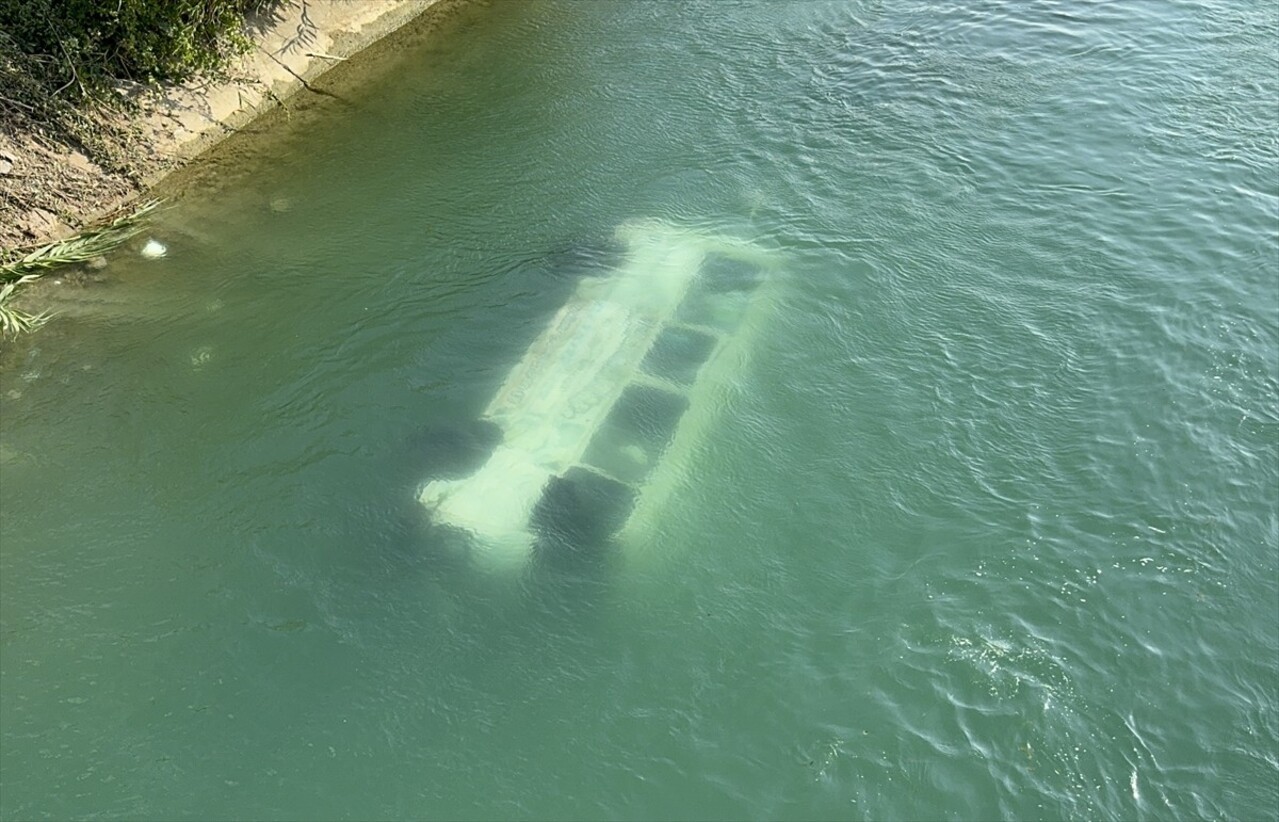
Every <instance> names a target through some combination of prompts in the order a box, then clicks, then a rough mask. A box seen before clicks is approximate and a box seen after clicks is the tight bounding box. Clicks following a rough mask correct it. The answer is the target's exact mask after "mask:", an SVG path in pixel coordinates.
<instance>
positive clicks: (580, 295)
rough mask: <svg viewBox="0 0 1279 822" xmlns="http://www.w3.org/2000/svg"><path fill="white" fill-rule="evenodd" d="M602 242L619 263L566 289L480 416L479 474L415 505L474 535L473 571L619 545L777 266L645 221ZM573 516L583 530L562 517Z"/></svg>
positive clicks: (670, 475) (764, 256) (688, 434)
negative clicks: (545, 543) (600, 544)
mask: <svg viewBox="0 0 1279 822" xmlns="http://www.w3.org/2000/svg"><path fill="white" fill-rule="evenodd" d="M616 234H617V239H618V240H620V241H621V242H622V243H623V244H624V245H625V246H626V248H627V253H626V254H625V255H623V257H622V259H621V262H620V263H619V264H618V265H617V266H616V267H615V268H613V269H612V270H610V271H609V272H607V273H605V274H603V275H601V276H596V277H586V278H584V279H583V280H582V281H581V282H580V283H579V285H578V287H577V289H576V290H575V291H574V292H573V294H572V296H571V297H570V298H569V300H568V301H567V302H566V303H565V304H564V305H563V306H562V307H561V308H560V309H559V310H558V311H557V312H556V314H555V315H554V316H553V317H552V319H551V320H550V322H549V323H548V324H547V326H546V327H545V328H544V329H543V331H542V332H541V333H540V334H539V335H538V337H537V338H536V339H535V340H534V341H533V343H532V344H531V345H530V346H529V347H528V349H527V350H526V351H525V352H524V355H523V356H522V357H521V359H520V361H519V362H518V363H517V364H516V365H515V366H514V367H513V368H512V369H511V371H510V372H509V374H508V375H507V377H506V379H505V380H504V381H503V383H502V384H501V386H500V387H499V388H498V390H497V392H496V393H495V394H494V396H493V398H492V400H491V401H490V402H489V404H488V406H487V407H486V408H485V410H484V412H483V414H482V419H483V420H484V421H486V422H488V423H490V424H493V425H496V427H497V428H498V429H500V431H501V434H502V438H501V441H500V442H498V443H497V444H496V446H495V447H494V448H493V450H492V452H491V453H490V455H489V457H488V459H487V460H486V461H485V462H484V463H483V465H481V466H480V467H479V468H478V469H476V470H475V471H473V472H472V473H471V474H470V475H468V476H465V477H462V478H452V479H434V480H431V481H428V482H426V483H425V484H424V485H423V486H422V487H421V488H420V490H419V493H418V500H419V501H420V502H421V504H422V505H423V506H425V507H426V508H427V510H428V511H429V512H430V515H431V519H432V521H433V522H435V523H437V524H443V525H447V526H452V527H454V528H458V529H460V530H463V531H466V532H469V533H470V534H471V535H473V536H474V537H475V538H476V540H477V542H478V543H479V546H480V550H479V552H478V553H479V555H480V556H481V557H483V558H484V559H485V560H486V561H487V564H490V565H496V566H505V567H510V566H516V567H522V566H523V565H524V564H525V563H526V562H527V560H528V559H529V557H530V556H531V555H532V553H533V550H534V547H535V545H536V544H537V543H538V541H539V536H544V535H545V533H546V532H547V531H548V530H550V531H555V532H557V533H559V534H560V535H561V536H568V537H569V538H572V539H578V540H592V541H595V540H601V539H606V538H607V537H609V536H614V535H622V534H634V532H635V531H636V530H637V528H638V527H639V526H640V523H641V522H643V521H644V519H645V518H646V517H647V516H649V515H651V513H652V512H653V511H654V510H655V508H656V507H657V506H658V501H659V500H660V499H662V498H664V497H665V496H666V495H667V494H669V493H670V492H671V491H672V490H673V488H674V486H675V484H676V482H677V480H678V474H679V473H680V472H679V471H678V470H662V471H659V470H657V469H658V467H659V465H660V466H661V467H663V468H670V467H671V466H670V463H671V462H672V461H671V460H670V459H669V455H670V453H671V452H672V451H675V450H677V447H678V449H686V448H687V447H689V446H690V445H691V443H692V442H693V441H695V440H696V439H697V438H698V436H699V435H700V431H701V430H702V428H703V426H704V425H705V423H706V422H707V421H708V420H709V418H710V417H712V416H713V415H714V410H715V405H716V403H714V402H713V394H714V393H715V391H714V389H715V388H719V387H722V382H723V380H722V379H720V378H722V377H723V376H725V375H726V374H727V373H728V372H731V371H732V370H733V366H734V365H736V366H740V363H741V356H742V355H743V354H744V351H745V348H746V346H745V345H744V344H743V343H744V342H745V339H746V337H747V336H749V335H748V333H747V332H748V331H749V330H751V329H752V328H753V327H754V326H755V325H756V324H757V323H756V322H754V320H755V319H756V317H757V315H758V314H759V313H760V309H761V306H762V305H764V304H766V303H767V302H770V301H769V300H765V299H764V295H765V294H768V293H770V292H771V291H772V288H771V285H772V283H773V281H774V280H775V279H776V271H777V265H776V259H775V256H774V255H773V254H772V253H770V252H768V251H766V250H765V249H763V248H761V247H760V246H758V245H756V244H753V243H749V242H746V241H743V240H740V239H737V238H735V237H731V236H728V235H725V234H719V233H710V232H704V231H699V230H697V229H694V228H684V227H680V226H676V225H673V224H671V223H667V222H664V221H660V220H644V221H634V222H630V223H625V224H623V225H621V226H619V227H618V229H617V232H616ZM583 508H589V509H590V512H591V514H592V516H587V517H581V516H575V515H574V514H573V511H574V510H578V511H580V509H583ZM565 512H569V513H568V514H567V515H565Z"/></svg>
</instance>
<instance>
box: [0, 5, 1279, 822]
mask: <svg viewBox="0 0 1279 822" xmlns="http://www.w3.org/2000/svg"><path fill="white" fill-rule="evenodd" d="M1276 42H1279V19H1277V14H1276V11H1275V9H1274V7H1273V6H1271V5H1268V4H1263V3H1248V2H1242V1H1241V0H1236V2H1227V0H1196V1H1195V2H1190V1H1188V0H1187V1H1184V2H1165V1H1164V0H1160V2H1153V0H1152V1H1150V2H1142V1H1141V0H1138V1H1136V2H1128V3H1106V2H1092V0H1055V2H1038V3H1012V2H990V1H988V0H983V1H982V2H975V3H931V2H922V1H918V2H917V1H916V0H902V2H876V1H872V0H867V2H856V0H847V1H845V2H714V3H712V2H698V3H689V4H676V3H657V2H527V3H524V2H520V3H516V2H498V3H493V4H491V5H489V6H480V7H475V8H472V9H469V10H467V11H464V12H462V13H461V14H460V15H459V16H457V17H455V18H453V19H452V20H450V21H449V22H447V23H446V24H445V25H444V26H443V27H442V28H441V29H439V30H437V31H435V32H433V33H430V34H427V33H424V32H417V33H415V32H406V33H403V34H402V35H401V36H399V37H397V38H396V39H395V40H393V41H392V42H391V43H390V44H388V45H386V46H384V47H382V48H380V49H379V50H377V52H376V54H374V55H371V56H368V57H367V58H366V59H365V60H364V61H352V64H349V66H348V67H347V68H348V69H349V71H348V76H347V79H346V80H342V79H341V78H339V79H336V80H333V81H331V83H332V85H331V88H332V89H333V90H335V91H336V92H337V93H338V94H339V95H340V96H341V97H342V98H343V101H341V102H339V101H335V100H330V99H328V98H325V100H324V101H323V103H322V104H315V103H307V104H306V107H304V108H300V109H299V110H297V111H295V112H294V113H293V114H292V115H291V116H290V117H288V118H277V120H276V121H275V122H274V123H273V124H271V125H270V127H263V128H255V129H253V131H254V132H255V133H253V134H248V135H245V136H243V137H242V138H241V139H237V140H235V141H233V142H232V143H231V144H229V145H228V146H227V147H226V148H225V149H224V150H222V151H220V152H218V153H216V154H215V155H213V156H212V157H211V158H210V159H209V160H208V162H207V163H205V164H204V165H203V166H202V167H201V170H200V171H199V173H197V174H195V175H192V176H191V177H190V179H189V180H188V182H187V183H185V184H183V186H181V187H179V188H180V190H179V193H178V196H177V197H176V198H175V200H174V201H172V203H171V206H170V207H169V208H168V210H167V211H166V212H165V213H164V214H163V216H162V217H161V218H160V219H159V221H158V222H157V223H156V224H155V225H154V226H153V227H152V229H151V230H150V234H149V236H154V237H155V238H156V239H158V240H160V241H161V242H163V243H165V244H166V245H167V247H168V251H169V253H168V255H167V256H166V257H164V258H163V259H159V260H146V259H143V258H141V257H140V256H139V254H138V249H137V246H136V245H135V246H133V247H130V248H127V249H123V250H121V251H120V252H119V253H117V254H115V255H113V256H112V257H111V258H110V260H109V265H108V266H107V268H106V269H104V270H103V271H101V272H94V273H92V275H90V276H76V277H71V276H67V277H66V278H65V282H64V283H63V285H61V286H59V287H58V288H56V289H54V291H53V293H52V296H51V297H50V299H51V300H52V301H53V303H54V306H55V307H56V308H57V309H58V310H59V311H60V312H61V316H60V317H59V319H57V320H56V321H55V322H54V324H52V325H51V326H49V327H47V328H46V329H44V330H42V331H40V332H38V333H37V334H35V335H33V336H31V337H29V338H28V339H26V340H23V341H22V342H20V343H18V344H17V345H16V346H11V347H10V349H9V351H8V352H7V353H6V354H5V356H4V367H3V372H2V373H0V401H2V402H3V414H2V416H0V470H2V472H3V473H2V475H0V478H2V482H0V526H2V529H3V530H2V532H0V537H2V540H0V594H2V596H0V640H2V642H3V645H2V646H0V731H2V733H3V745H2V746H0V816H3V817H4V818H5V819H15V820H17V819H28V818H73V817H94V818H99V817H102V818H130V819H184V818H187V819H220V818H253V819H277V818H278V819H285V818H315V819H321V818H334V819H401V818H405V819H407V818H497V817H536V818H592V819H644V818H647V819H674V818H743V819H746V818H749V819H772V818H788V819H876V820H883V819H993V818H999V817H1004V818H1021V819H1031V818H1072V819H1191V818H1209V819H1241V820H1253V819H1273V818H1275V816H1276V808H1279V559H1277V551H1279V547H1277V545H1279V512H1277V510H1276V509H1277V505H1279V501H1277V497H1279V411H1277V410H1276V407H1277V402H1279V262H1277V259H1276V254H1277V251H1276V248H1277V242H1279V237H1277V224H1279V181H1277V179H1276V174H1277V172H1276V168H1277V163H1279V137H1277V135H1279V102H1277V101H1279V57H1277V52H1276V48H1275V44H1276ZM646 218H658V219H662V220H665V221H667V222H669V223H673V224H678V225H684V226H690V227H695V228H697V229H698V230H702V231H713V232H717V233H721V234H729V235H733V236H737V237H740V238H742V239H744V240H747V241H749V242H752V243H756V244H757V245H759V247H761V248H764V249H767V250H768V251H769V252H770V253H772V254H774V255H775V256H776V259H777V260H778V261H779V265H778V268H777V271H776V275H775V277H774V285H776V287H777V288H776V294H777V298H776V300H775V301H774V303H773V304H772V307H771V308H770V310H769V312H768V314H767V316H766V317H765V318H764V320H763V321H762V322H761V325H760V327H759V330H758V333H757V334H756V335H755V336H754V337H753V338H752V339H751V342H750V346H749V355H748V356H747V357H746V358H745V359H744V360H743V362H742V363H741V365H740V367H739V368H737V369H735V370H734V372H733V373H732V375H731V379H729V381H728V383H727V384H726V386H725V390H724V391H722V392H720V393H719V394H717V395H716V396H717V397H718V399H717V400H716V401H715V402H716V406H715V408H714V409H713V410H714V424H712V425H710V426H707V427H706V428H705V429H704V430H703V431H702V432H701V433H700V434H699V437H698V438H697V441H696V442H695V443H694V444H693V445H691V446H690V447H688V448H685V449H682V450H681V451H680V452H679V453H675V452H673V451H672V452H671V453H669V454H668V455H667V459H666V460H665V462H664V464H663V465H661V466H659V469H658V470H669V471H672V472H674V473H673V474H672V476H678V477H679V480H678V486H677V488H676V490H675V493H672V494H670V495H669V496H668V497H667V498H666V499H665V501H664V502H663V503H662V507H661V509H660V514H659V515H658V516H657V517H655V518H653V521H652V523H651V527H649V528H647V529H646V530H645V531H643V532H642V534H640V535H638V536H634V535H632V536H631V538H629V539H628V540H622V539H620V538H619V539H614V540H610V541H607V542H604V543H601V544H598V545H592V546H589V547H590V549H591V550H589V551H587V550H577V551H569V550H567V549H565V551H564V552H563V555H562V556H552V554H553V552H549V551H548V552H545V553H544V554H539V559H538V561H537V562H535V563H534V564H533V565H531V566H529V567H528V568H526V569H524V571H523V572H521V573H509V574H495V573H493V572H490V571H486V570H484V569H483V568H481V567H479V566H478V565H477V564H476V563H475V562H474V557H473V556H472V554H473V552H474V551H475V550H476V548H475V546H474V545H473V544H472V543H471V542H470V541H468V540H467V539H466V538H464V537H460V536H459V534H458V533H456V532H453V531H447V530H444V529H441V528H438V527H436V526H435V525H434V524H432V523H431V522H430V521H429V520H428V519H427V517H426V515H425V513H424V511H423V509H422V507H421V506H420V505H418V504H417V503H416V502H415V500H414V495H415V493H416V491H417V489H418V487H419V485H420V484H421V483H422V481H423V480H424V479H425V478H426V476H427V474H428V472H429V468H430V465H431V464H432V460H434V459H437V458H439V456H440V451H441V449H442V448H443V449H444V450H447V447H451V446H449V445H448V443H449V442H453V441H452V440H448V441H445V443H444V445H441V440H440V436H441V435H440V434H439V432H441V431H466V430H468V428H467V427H468V426H469V425H471V424H472V423H473V422H474V421H475V420H476V419H477V418H478V417H479V415H480V414H481V412H482V411H483V409H484V407H485V405H486V404H487V403H488V401H489V399H490V398H491V397H492V396H493V395H494V392H495V391H496V390H497V388H498V386H499V385H500V384H501V383H502V381H503V379H504V378H505V376H506V374H507V373H508V372H509V371H510V369H511V367H512V366H513V365H514V364H515V363H516V362H517V361H518V360H519V358H520V357H521V356H522V354H523V352H524V350H525V349H526V348H527V347H528V346H529V344H530V343H531V342H532V341H533V340H534V339H535V338H536V337H537V335H538V333H539V332H540V331H541V330H542V329H543V328H544V327H546V325H547V323H548V322H549V320H550V318H551V317H552V315H553V314H554V313H555V311H556V310H557V308H558V307H559V306H560V305H562V304H564V302H565V301H566V300H567V299H568V296H569V294H570V293H571V292H572V290H573V288H574V287H575V283H576V282H577V279H576V278H578V277H580V276H584V275H583V273H582V270H583V269H584V268H585V269H590V268H591V266H592V265H596V264H597V256H596V254H595V252H596V251H598V250H599V249H601V248H604V247H606V246H607V243H606V240H607V238H608V237H609V235H610V233H611V232H612V231H613V230H614V229H615V227H616V226H618V225H619V224H622V223H625V222H627V221H632V220H635V219H646ZM141 239H144V238H139V242H140V241H141ZM588 274H589V272H588ZM459 436H461V435H459Z"/></svg>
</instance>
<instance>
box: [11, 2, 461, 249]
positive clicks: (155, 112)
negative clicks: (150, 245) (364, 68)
mask: <svg viewBox="0 0 1279 822" xmlns="http://www.w3.org/2000/svg"><path fill="white" fill-rule="evenodd" d="M459 3H460V0H294V2H292V3H288V4H283V5H282V6H281V7H279V8H277V9H275V10H274V11H273V12H272V14H271V15H270V16H269V17H264V18H260V19H257V20H252V21H250V31H251V32H252V39H253V48H252V49H251V50H250V51H249V52H248V53H246V54H245V55H243V56H242V57H240V58H238V59H236V60H235V61H234V62H233V63H232V64H231V65H230V66H229V67H228V68H227V69H226V70H225V71H224V72H223V73H222V74H221V75H220V76H218V77H216V78H209V77H203V78H197V79H194V80H191V81H189V82H187V83H183V84H180V85H173V86H167V87H162V88H158V89H150V88H143V87H132V88H131V87H125V86H122V87H121V88H120V89H119V90H118V91H119V93H120V94H121V95H123V96H125V97H127V98H128V99H129V100H130V102H132V103H134V104H136V108H135V110H134V111H133V112H132V113H130V114H128V115H126V114H123V113H121V112H120V111H114V110H99V111H93V112H86V113H85V116H86V117H88V118H90V120H94V121H95V122H96V123H97V124H98V125H100V126H101V127H102V128H101V129H100V130H101V132H102V133H104V134H107V135H110V137H109V139H105V140H104V142H103V143H99V144H95V145H93V146H92V147H86V146H85V145H81V144H76V143H74V142H73V141H70V140H67V139H61V138H57V137H54V136H51V135H50V133H49V132H48V131H47V130H45V129H42V128H41V123H39V122H38V121H35V120H33V119H29V118H25V117H23V116H21V111H20V110H18V112H17V116H15V117H14V118H12V119H11V120H9V121H6V122H5V123H3V128H2V129H0V249H13V248H17V247H22V246H30V245H38V244H41V243H44V242H48V241H50V240H54V239H59V238H62V237H65V236H68V235H70V234H73V233H74V232H75V231H77V230H78V229H80V228H81V227H83V226H84V225H86V224H89V223H92V222H94V221H95V220H97V219H100V218H102V217H104V216H106V215H107V214H110V213H111V212H113V211H116V210H118V209H120V208H122V207H124V206H126V205H127V204H128V203H129V202H130V201H132V200H134V199H135V198H137V197H138V196H139V195H140V194H142V193H143V192H144V191H146V190H147V189H149V188H150V187H152V186H153V185H154V184H156V183H157V182H158V181H159V180H160V179H162V178H163V177H164V176H165V175H166V174H168V173H169V172H171V171H173V170H174V169H176V168H179V167H181V166H182V165H183V164H184V163H186V162H187V161H189V160H191V159H192V158H194V157H195V156H197V155H198V154H200V153H201V152H203V151H205V150H206V149H208V148H210V147H211V146H213V145H214V144H216V143H217V142H219V141H220V140H221V139H222V138H224V137H226V136H228V135H230V134H232V133H234V132H235V131H236V130H237V129H239V128H242V127H243V126H244V125H246V124H247V123H249V122H250V121H252V120H253V119H255V118H256V117H258V116H259V115H261V114H263V113H265V112H267V111H270V110H272V109H274V108H276V107H278V106H280V105H286V106H287V105H289V102H288V101H289V98H291V97H293V96H294V95H297V94H307V95H324V94H326V93H327V92H325V91H324V90H323V89H322V88H320V87H319V86H317V85H315V83H314V81H315V80H316V79H317V78H319V77H320V76H321V75H322V74H324V73H325V72H326V71H328V70H329V69H331V68H333V67H335V66H337V65H340V64H341V62H342V61H343V60H345V59H346V58H348V57H350V56H351V55H353V54H355V53H356V52H358V51H360V50H362V49H364V48H366V47H368V46H369V45H371V44H372V43H374V42H376V41H377V40H379V39H381V38H382V37H384V36H385V35H387V34H389V33H390V32H392V31H395V30H396V29H398V28H400V27H401V26H404V25H405V24H406V23H408V22H410V21H412V20H414V19H415V18H418V17H419V16H420V15H421V14H422V13H423V12H425V11H426V10H427V9H429V8H432V7H437V8H436V11H437V12H440V13H443V12H444V11H445V10H446V9H445V7H448V6H452V5H457V4H459ZM95 118H96V119H95Z"/></svg>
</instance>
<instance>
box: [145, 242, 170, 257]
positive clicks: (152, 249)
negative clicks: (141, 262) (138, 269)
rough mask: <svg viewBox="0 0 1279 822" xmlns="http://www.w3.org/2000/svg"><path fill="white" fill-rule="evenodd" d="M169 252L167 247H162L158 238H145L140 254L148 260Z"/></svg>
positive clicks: (162, 244)
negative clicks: (145, 242) (145, 241)
mask: <svg viewBox="0 0 1279 822" xmlns="http://www.w3.org/2000/svg"><path fill="white" fill-rule="evenodd" d="M168 253H169V249H167V248H165V247H164V243H162V242H160V241H159V240H147V244H146V245H144V246H142V256H143V257H146V258H147V259H149V260H154V259H156V258H157V257H163V256H164V255H165V254H168Z"/></svg>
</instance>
